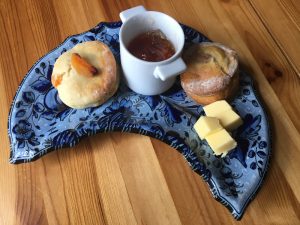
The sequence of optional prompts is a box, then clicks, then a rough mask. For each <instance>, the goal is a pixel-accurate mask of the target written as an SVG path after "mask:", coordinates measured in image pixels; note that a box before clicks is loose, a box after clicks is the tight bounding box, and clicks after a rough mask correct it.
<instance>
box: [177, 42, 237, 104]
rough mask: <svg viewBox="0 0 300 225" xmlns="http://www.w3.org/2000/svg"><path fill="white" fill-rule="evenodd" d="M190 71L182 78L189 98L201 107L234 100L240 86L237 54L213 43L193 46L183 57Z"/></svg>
mask: <svg viewBox="0 0 300 225" xmlns="http://www.w3.org/2000/svg"><path fill="white" fill-rule="evenodd" d="M183 60H184V61H185V63H186V64H187V70H186V72H185V73H183V74H181V76H180V79H181V86H182V88H183V89H184V90H185V92H186V94H187V95H188V96H190V97H191V98H192V99H193V100H194V101H196V102H197V103H199V104H201V105H207V104H210V103H212V102H215V101H218V100H221V99H227V100H228V99H231V98H232V97H233V96H234V94H235V93H236V91H237V89H238V86H239V72H238V60H237V54H236V52H235V51H233V50H232V49H230V48H228V47H226V46H224V45H222V44H219V43H211V42H203V43H200V44H193V45H192V46H190V47H189V48H188V49H187V50H186V51H185V52H184V53H183Z"/></svg>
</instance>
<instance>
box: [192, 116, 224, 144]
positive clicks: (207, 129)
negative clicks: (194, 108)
mask: <svg viewBox="0 0 300 225" xmlns="http://www.w3.org/2000/svg"><path fill="white" fill-rule="evenodd" d="M194 129H195V130H196V132H197V134H198V135H199V137H200V138H201V140H203V139H204V138H205V137H206V136H208V135H210V134H212V133H214V132H216V131H218V130H221V129H223V127H222V126H221V125H220V121H219V119H217V118H215V117H208V116H201V117H200V119H198V121H197V122H196V123H195V124H194Z"/></svg>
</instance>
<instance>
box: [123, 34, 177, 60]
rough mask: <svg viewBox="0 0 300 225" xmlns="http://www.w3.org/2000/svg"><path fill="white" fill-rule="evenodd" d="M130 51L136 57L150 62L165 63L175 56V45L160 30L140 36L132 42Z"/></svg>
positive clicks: (129, 46)
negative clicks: (164, 61)
mask: <svg viewBox="0 0 300 225" xmlns="http://www.w3.org/2000/svg"><path fill="white" fill-rule="evenodd" d="M128 51H129V52H130V53H131V54H133V55H134V56H135V57H137V58H139V59H142V60H145V61H149V62H159V61H163V60H166V59H168V58H170V57H171V56H172V55H174V54H175V48H174V46H173V44H172V43H171V42H170V41H169V40H168V39H167V37H166V36H165V35H164V33H163V32H161V31H160V30H153V31H148V32H146V33H142V34H140V35H138V36H137V37H135V38H134V39H133V40H131V41H130V43H129V45H128Z"/></svg>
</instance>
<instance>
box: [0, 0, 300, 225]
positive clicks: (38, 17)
mask: <svg viewBox="0 0 300 225" xmlns="http://www.w3.org/2000/svg"><path fill="white" fill-rule="evenodd" d="M141 4H142V5H144V6H145V7H146V8H147V9H150V10H156V11H162V12H164V13H167V14H169V15H171V16H172V17H174V18H176V19H177V20H178V21H180V22H181V23H184V24H186V25H189V26H191V27H193V28H195V29H197V30H199V31H201V32H202V33H203V34H205V35H206V36H208V37H209V38H210V39H212V40H214V41H217V42H222V43H223V44H225V45H228V46H230V47H232V48H234V49H236V50H237V52H238V53H239V57H240V62H241V64H242V67H243V68H244V69H245V70H246V71H248V72H249V73H250V74H252V76H253V78H254V80H255V83H256V87H257V88H258V89H259V92H260V94H261V96H262V98H263V101H264V103H265V105H266V109H267V111H268V113H269V115H270V120H271V123H272V128H273V138H272V139H273V153H272V159H271V165H270V168H269V171H268V174H267V177H266V179H265V182H264V184H263V186H262V188H261V190H260V191H259V193H258V195H257V196H256V198H255V199H254V200H253V201H252V203H251V204H250V205H249V207H248V209H247V211H246V213H245V215H244V217H243V218H242V220H241V221H239V222H237V221H235V220H234V219H233V217H232V216H231V215H230V213H229V212H228V210H227V209H226V208H225V207H223V206H222V205H221V204H220V203H218V202H217V201H215V200H214V199H213V198H212V196H211V193H210V192H209V190H208V186H207V185H206V183H205V182H203V180H202V178H201V177H200V176H198V175H197V174H195V173H194V172H192V170H191V169H190V168H189V166H188V164H187V163H186V162H185V160H184V159H183V157H182V156H181V155H180V154H179V153H177V151H175V150H174V149H172V148H171V147H169V146H167V145H166V144H164V143H162V142H160V141H158V140H155V139H152V138H148V137H145V136H141V135H135V134H125V133H110V134H99V135H96V136H93V137H89V138H86V139H84V140H83V141H81V142H80V143H79V144H78V145H77V146H75V147H73V148H70V149H63V150H59V151H55V152H52V153H50V154H48V155H46V156H44V157H43V158H42V159H40V160H37V161H35V162H33V163H28V164H20V165H11V164H9V163H8V158H9V140H8V136H7V118H8V112H9V108H10V104H11V102H12V99H13V97H14V95H15V92H16V90H17V88H18V85H19V83H20V82H21V80H22V79H23V77H24V75H25V74H26V73H27V71H28V69H29V68H30V67H31V66H32V65H33V63H34V62H35V61H36V60H38V59H39V58H40V57H41V56H42V55H44V54H46V53H47V52H48V51H49V50H51V49H53V48H54V47H56V46H57V45H58V44H59V43H61V42H62V41H63V40H64V39H65V38H66V37H67V36H68V35H72V34H76V33H79V32H83V31H86V30H88V29H89V28H91V27H93V26H95V25H96V24H97V23H99V22H101V21H117V20H119V16H118V15H119V12H120V11H122V10H125V9H127V8H130V7H133V6H136V5H141ZM299 28H300V2H299V1H298V0H277V1H275V0H263V1H262V0H240V1H239V0H205V1H204V0H201V1H199V0H183V1H179V0H166V1H157V0H151V1H150V0H145V1H138V0H127V1H117V0H82V1H80V0H64V1H58V0H20V1H18V0H0V102H1V107H0V118H1V120H0V139H1V144H0V145H1V151H0V225H2V224H3V225H15V224H16V225H19V224H22V225H23V224H24V225H27V224H29V225H36V224H42V225H44V224H49V225H56V224H63V225H67V224H103V225H117V224H129V225H131V224H132V225H135V224H141V225H142V224H143V225H146V224H147V225H151V224H153V225H160V224H161V225H168V224H169V225H177V224H179V225H196V224H249V225H250V224H251V225H252V224H257V225H261V224H293V225H296V224H300V203H299V202H300V163H299V162H300V147H299V146H300V135H299V132H300V120H299V115H300V107H299V105H300V78H299V75H300V74H299V73H300V60H299V58H300V45H299V43H300V29H299Z"/></svg>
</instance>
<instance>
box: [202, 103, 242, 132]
mask: <svg viewBox="0 0 300 225" xmlns="http://www.w3.org/2000/svg"><path fill="white" fill-rule="evenodd" d="M203 110H204V112H205V114H206V116H210V117H216V118H218V119H219V120H220V122H221V124H222V126H223V127H224V128H225V129H227V130H234V129H236V128H238V127H239V126H241V125H242V124H243V121H242V119H241V118H240V117H239V115H238V114H237V113H236V112H234V111H233V110H232V108H231V106H230V105H229V104H228V103H227V102H226V101H225V100H221V101H216V102H214V103H212V104H210V105H207V106H204V107H203Z"/></svg>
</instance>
